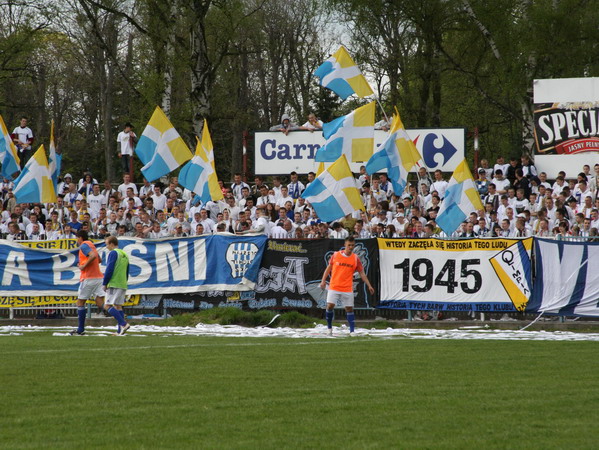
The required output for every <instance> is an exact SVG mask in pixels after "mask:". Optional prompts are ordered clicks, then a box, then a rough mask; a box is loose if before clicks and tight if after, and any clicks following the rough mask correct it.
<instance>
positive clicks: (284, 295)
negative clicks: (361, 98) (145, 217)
mask: <svg viewBox="0 0 599 450" xmlns="http://www.w3.org/2000/svg"><path fill="white" fill-rule="evenodd" d="M120 244H121V248H123V249H124V250H125V251H126V252H127V253H128V254H129V256H130V261H131V272H130V279H129V286H130V289H129V291H128V293H129V294H131V299H130V303H129V304H131V305H135V308H137V309H140V310H143V311H148V312H150V311H151V312H154V313H155V312H157V310H158V312H160V313H162V312H163V309H164V308H166V309H169V310H170V309H180V310H198V309H209V308H214V307H222V306H232V307H238V308H244V309H250V310H257V309H265V308H268V309H278V310H284V309H290V310H297V309H300V310H302V309H305V310H307V309H315V308H324V306H325V304H326V290H322V289H320V287H319V284H320V280H321V279H322V274H323V273H324V270H325V269H326V266H327V264H328V261H329V259H330V257H331V255H332V254H333V252H335V251H338V250H340V249H341V248H343V245H344V242H343V240H336V239H318V240H293V239H288V240H278V239H267V238H266V237H264V236H235V235H213V236H201V237H193V238H182V239H162V240H138V239H133V238H127V239H121V240H120ZM97 246H98V249H99V252H100V255H101V258H102V261H103V262H104V261H105V258H106V250H105V249H104V244H103V243H102V242H98V243H97ZM355 251H356V253H357V254H358V256H359V257H360V260H361V261H362V264H363V266H364V268H365V271H366V274H367V275H368V278H369V279H370V281H371V283H372V284H373V285H374V287H375V294H374V295H372V296H371V295H370V294H369V293H368V292H367V289H366V287H365V285H364V283H363V282H362V281H361V280H360V279H359V276H358V275H357V274H355V276H354V294H355V307H356V308H377V307H378V308H385V309H398V310H438V311H447V312H469V311H476V312H489V313H501V314H502V313H511V312H525V313H536V314H538V313H540V312H543V313H544V314H557V315H569V316H598V317H599V272H597V270H596V268H595V266H594V264H593V261H597V260H599V242H591V241H588V242H568V241H559V240H552V239H537V238H525V239H502V238H491V239H461V240H442V239H359V240H357V241H356V249H355ZM77 252H78V250H77V244H76V241H75V240H70V239H65V240H58V241H37V242H22V243H12V242H8V241H0V280H2V286H1V288H0V308H2V307H35V306H37V307H43V306H46V305H48V306H50V305H56V304H68V303H73V302H74V300H75V295H76V292H77V288H78V283H79V272H78V269H77ZM531 253H532V255H533V256H534V258H535V263H534V269H535V270H534V273H535V277H534V278H533V270H532V265H533V264H532V262H531Z"/></svg>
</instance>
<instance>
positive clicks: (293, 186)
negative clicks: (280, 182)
mask: <svg viewBox="0 0 599 450" xmlns="http://www.w3.org/2000/svg"><path fill="white" fill-rule="evenodd" d="M289 176H290V178H291V181H290V182H289V184H288V185H287V192H289V196H290V197H291V198H293V199H294V200H297V199H298V198H299V197H300V195H302V192H304V189H306V186H304V184H303V183H302V182H301V181H299V177H298V175H297V172H295V171H293V172H291V173H290V174H289Z"/></svg>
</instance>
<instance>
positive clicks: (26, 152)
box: [11, 116, 33, 170]
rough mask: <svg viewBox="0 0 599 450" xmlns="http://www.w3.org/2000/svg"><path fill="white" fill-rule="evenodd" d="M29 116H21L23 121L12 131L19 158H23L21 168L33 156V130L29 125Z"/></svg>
mask: <svg viewBox="0 0 599 450" xmlns="http://www.w3.org/2000/svg"><path fill="white" fill-rule="evenodd" d="M27 121H28V119H27V117H25V116H23V117H21V122H20V124H19V126H18V127H16V128H15V129H14V130H13V132H12V136H11V137H12V140H13V142H14V143H15V146H16V147H17V152H18V153H19V158H20V160H21V170H22V169H23V167H25V164H27V161H29V158H31V157H32V156H33V149H32V144H33V131H31V128H29V127H28V126H27Z"/></svg>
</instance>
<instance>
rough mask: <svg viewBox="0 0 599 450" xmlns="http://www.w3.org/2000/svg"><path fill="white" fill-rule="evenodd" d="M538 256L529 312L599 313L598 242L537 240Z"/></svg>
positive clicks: (536, 254) (566, 314)
mask: <svg viewBox="0 0 599 450" xmlns="http://www.w3.org/2000/svg"><path fill="white" fill-rule="evenodd" d="M535 257H536V263H535V268H536V278H535V283H534V288H533V296H532V300H531V301H530V303H529V306H528V311H530V312H535V313H536V312H543V313H546V314H558V315H564V316H595V317H596V316H599V270H597V261H599V242H567V241H556V240H553V239H535Z"/></svg>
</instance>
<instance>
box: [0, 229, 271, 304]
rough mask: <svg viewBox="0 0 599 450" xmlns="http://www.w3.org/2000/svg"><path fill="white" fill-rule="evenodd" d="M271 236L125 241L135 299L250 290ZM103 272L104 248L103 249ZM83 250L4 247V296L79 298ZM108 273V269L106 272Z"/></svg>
mask: <svg viewBox="0 0 599 450" xmlns="http://www.w3.org/2000/svg"><path fill="white" fill-rule="evenodd" d="M266 239H267V238H266V236H264V235H260V236H237V235H210V236H198V237H189V238H180V239H156V240H145V239H135V238H127V239H120V240H119V247H120V248H121V249H123V250H124V251H125V252H126V253H127V254H128V255H129V263H130V268H129V289H128V293H129V294H165V293H183V292H197V291H201V290H212V289H221V290H227V289H229V290H250V289H252V288H253V286H254V282H255V280H256V276H257V274H258V269H259V267H260V260H261V258H262V253H263V251H264V246H265V243H266ZM97 248H98V252H99V254H100V257H101V261H102V266H104V265H105V263H106V257H107V253H108V252H107V250H106V249H105V246H104V243H98V244H97ZM77 259H78V250H77V249H75V250H69V251H61V250H46V249H30V248H27V247H25V246H22V245H20V244H18V243H13V242H9V241H0V261H1V262H2V263H1V264H0V280H2V287H1V288H0V296H39V295H46V296H48V295H52V296H55V295H73V293H76V292H77V289H78V286H79V268H78V267H77ZM102 270H104V267H102Z"/></svg>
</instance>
